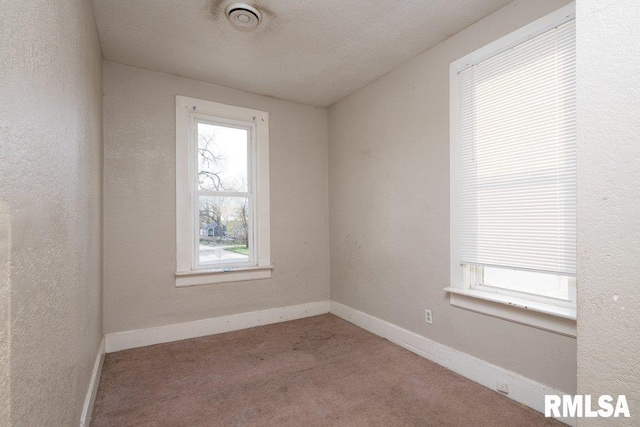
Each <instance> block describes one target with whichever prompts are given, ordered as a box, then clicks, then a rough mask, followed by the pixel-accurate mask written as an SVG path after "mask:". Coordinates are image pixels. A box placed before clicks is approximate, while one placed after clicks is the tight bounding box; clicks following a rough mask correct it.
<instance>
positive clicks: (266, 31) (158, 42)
mask: <svg viewBox="0 0 640 427" xmlns="http://www.w3.org/2000/svg"><path fill="white" fill-rule="evenodd" d="M236 1H237V0H236ZM233 2H234V0H94V4H95V13H96V19H97V22H98V31H99V34H100V40H101V43H102V50H103V53H104V57H105V59H106V60H108V61H113V62H118V63H121V64H126V65H132V66H135V67H140V68H146V69H149V70H154V71H161V72H164V73H169V74H175V75H179V76H184V77H189V78H192V79H197V80H202V81H206V82H211V83H217V84H220V85H223V86H228V87H232V88H237V89H243V90H246V91H250V92H254V93H259V94H263V95H269V96H274V97H277V98H282V99H287V100H290V101H296V102H301V103H303V104H309V105H315V106H322V107H324V106H328V105H331V104H333V103H334V102H336V101H339V100H340V99H342V98H344V97H345V96H347V95H349V94H351V93H352V92H354V91H356V90H358V89H360V88H361V87H363V86H365V85H367V84H368V83H370V82H372V81H373V80H375V79H376V78H378V77H380V76H382V75H384V74H386V73H388V72H389V71H391V70H393V69H394V68H396V67H398V66H399V65H401V64H402V63H403V62H405V61H407V60H408V59H410V58H412V57H414V56H416V55H418V54H419V53H421V52H423V51H425V50H427V49H428V48H430V47H432V46H434V45H436V44H437V43H439V42H441V41H443V40H445V39H446V38H448V37H449V36H451V35H453V34H455V33H457V32H458V31H460V30H462V29H464V28H466V27H468V26H469V25H471V24H473V23H474V22H476V21H478V20H480V19H481V18H483V17H485V16H487V15H489V14H490V13H492V12H494V11H495V10H497V9H499V8H500V7H502V6H504V5H505V4H507V3H509V1H508V0H271V1H268V0H255V1H247V3H249V4H251V5H253V6H256V7H257V8H258V9H260V10H261V12H262V13H263V16H264V18H263V21H262V23H261V24H260V27H258V29H257V30H255V31H254V32H251V33H243V32H240V31H237V30H235V29H234V28H233V27H231V24H230V23H229V22H228V21H227V19H226V17H225V15H224V9H225V7H226V5H228V4H229V3H233Z"/></svg>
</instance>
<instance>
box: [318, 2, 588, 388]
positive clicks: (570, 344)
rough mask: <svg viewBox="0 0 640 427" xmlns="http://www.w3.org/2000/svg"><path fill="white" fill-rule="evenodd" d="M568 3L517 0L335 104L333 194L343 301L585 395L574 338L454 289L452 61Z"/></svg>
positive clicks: (334, 258)
mask: <svg viewBox="0 0 640 427" xmlns="http://www.w3.org/2000/svg"><path fill="white" fill-rule="evenodd" d="M567 3H568V1H565V0H544V1H542V0H535V1H533V0H531V1H516V2H513V3H512V4H510V5H508V6H505V7H504V8H502V9H500V10H499V11H497V12H495V13H494V14H492V15H490V16H488V17H487V18H485V19H483V20H481V21H479V22H477V23H476V24H474V25H472V26H471V27H469V28H467V29H466V30H464V31H462V32H460V33H458V34H456V35H455V36H453V37H451V38H450V39H448V40H446V41H445V42H443V43H441V44H439V45H438V46H436V47H434V48H432V49H430V50H429V51H427V52H426V53H424V54H422V55H420V56H418V57H417V58H415V59H413V60H411V61H409V62H408V63H406V64H405V65H403V66H402V67H400V68H398V69H397V70H395V71H393V72H391V73H389V74H388V75H386V76H384V77H382V78H381V79H379V80H377V81H376V82H374V83H372V84H371V85H369V86H367V87H365V88H364V89H361V90H360V91H358V92H356V93H355V94H353V95H351V96H349V97H347V98H346V99H344V100H342V101H340V102H338V103H337V104H335V105H333V106H332V107H331V108H330V109H329V169H330V172H329V179H330V181H329V194H330V224H331V228H330V230H331V299H332V300H335V301H337V302H340V303H342V304H345V305H348V306H350V307H353V308H355V309H357V310H360V311H363V312H365V313H368V314H370V315H373V316H376V317H378V318H381V319H383V320H386V321H388V322H391V323H394V324H396V325H398V326H401V327H403V328H406V329H409V330H410V331H413V332H415V333H418V334H420V335H423V336H425V337H427V338H430V339H433V340H435V341H437V342H439V343H442V344H444V345H447V346H449V347H452V348H455V349H457V350H460V351H463V352H465V353H468V354H471V355H473V356H475V357H478V358H480V359H483V360H486V361H488V362H490V363H492V364H495V365H498V366H501V367H503V368H506V369H508V370H510V371H513V372H517V373H519V374H521V375H524V376H526V377H528V378H531V379H533V380H536V381H538V382H541V383H543V384H546V385H549V386H552V387H554V388H556V389H559V390H562V391H566V392H569V393H573V392H575V389H576V340H575V339H574V338H569V337H566V336H562V335H558V334H554V333H550V332H546V331H542V330H539V329H535V328H532V327H528V326H523V325H519V324H516V323H512V322H509V321H506V320H501V319H498V318H494V317H490V316H486V315H482V314H478V313H474V312H471V311H467V310H463V309H460V308H456V307H452V306H451V305H450V304H449V297H448V295H447V294H446V293H445V292H444V290H443V289H444V288H445V287H446V286H448V285H449V64H450V63H451V62H452V61H455V60H457V59H459V58H461V57H463V56H464V55H466V54H468V53H470V52H473V51H474V50H476V49H478V48H480V47H482V46H484V45H486V44H488V43H490V42H492V41H494V40H496V39H498V38H500V37H502V36H504V35H506V34H508V33H510V32H511V31H514V30H516V29H518V28H521V27H522V26H524V25H526V24H529V23H530V22H533V21H534V20H536V19H538V18H540V17H542V16H544V15H546V14H548V13H551V12H553V11H554V10H557V9H559V8H560V7H562V6H564V5H565V4H567ZM426 308H429V309H431V310H433V319H434V320H433V325H427V324H426V323H425V321H424V316H425V314H424V310H425V309H426Z"/></svg>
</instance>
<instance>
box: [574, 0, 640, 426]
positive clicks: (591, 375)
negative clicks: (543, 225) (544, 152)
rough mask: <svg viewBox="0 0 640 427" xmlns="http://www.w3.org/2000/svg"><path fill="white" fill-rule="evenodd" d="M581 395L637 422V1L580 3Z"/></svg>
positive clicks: (615, 421)
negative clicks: (618, 400)
mask: <svg viewBox="0 0 640 427" xmlns="http://www.w3.org/2000/svg"><path fill="white" fill-rule="evenodd" d="M577 19H578V21H577V23H578V27H577V55H578V56H577V61H578V62H577V67H578V80H577V92H578V104H577V106H578V110H577V112H578V393H579V394H591V395H593V396H594V397H593V401H597V397H598V396H600V395H602V394H608V395H614V396H617V395H620V394H625V395H626V396H627V400H628V403H629V409H630V411H631V416H632V418H631V420H629V419H628V418H608V419H604V418H591V419H581V420H580V421H579V424H580V425H593V426H596V425H597V426H608V425H611V426H623V425H625V426H626V425H638V419H640V326H639V325H640V310H638V307H640V103H639V100H640V74H639V71H638V70H640V49H639V46H640V30H639V29H638V23H640V3H639V2H638V1H637V0H608V1H601V0H579V1H578V3H577Z"/></svg>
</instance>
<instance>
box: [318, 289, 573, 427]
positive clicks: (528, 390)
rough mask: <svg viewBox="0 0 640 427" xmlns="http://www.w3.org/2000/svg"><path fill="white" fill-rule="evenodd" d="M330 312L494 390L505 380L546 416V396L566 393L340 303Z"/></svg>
mask: <svg viewBox="0 0 640 427" xmlns="http://www.w3.org/2000/svg"><path fill="white" fill-rule="evenodd" d="M329 312H330V313H332V314H335V315H336V316H338V317H341V318H342V319H344V320H346V321H348V322H351V323H353V324H354V325H356V326H359V327H361V328H362V329H365V330H367V331H369V332H371V333H373V334H376V335H378V336H381V337H383V338H386V339H388V340H389V341H391V342H392V343H394V344H397V345H399V346H401V347H404V348H406V349H407V350H409V351H412V352H413V353H416V354H417V355H419V356H422V357H424V358H425V359H428V360H431V361H432V362H435V363H437V364H438V365H441V366H444V367H445V368H447V369H449V370H451V371H453V372H456V373H458V374H460V375H462V376H463V377H466V378H468V379H470V380H472V381H474V382H476V383H478V384H481V385H483V386H485V387H487V388H489V389H491V390H495V389H496V384H497V382H498V381H506V382H507V383H508V384H509V394H508V395H506V396H507V397H509V398H510V399H513V400H515V401H516V402H519V403H522V404H524V405H526V406H528V407H530V408H533V409H535V410H536V411H538V412H542V413H544V396H545V394H557V395H564V394H567V393H564V392H561V391H559V390H555V389H553V388H551V387H548V386H546V385H544V384H541V383H538V382H536V381H533V380H531V379H529V378H526V377H523V376H522V375H519V374H516V373H514V372H510V371H508V370H506V369H504V368H501V367H499V366H496V365H492V364H491V363H489V362H485V361H484V360H481V359H478V358H476V357H473V356H470V355H468V354H466V353H463V352H461V351H458V350H454V349H452V348H449V347H447V346H445V345H442V344H439V343H437V342H435V341H433V340H430V339H428V338H425V337H423V336H421V335H418V334H416V333H414V332H411V331H409V330H407V329H403V328H401V327H399V326H396V325H394V324H392V323H389V322H386V321H384V320H382V319H378V318H377V317H373V316H371V315H369V314H366V313H363V312H361V311H358V310H355V309H353V308H351V307H348V306H346V305H343V304H340V303H338V302H335V301H331V303H330V308H329ZM496 393H497V391H496ZM558 420H559V421H562V422H564V423H566V424H569V425H572V426H575V423H576V422H575V419H573V418H558Z"/></svg>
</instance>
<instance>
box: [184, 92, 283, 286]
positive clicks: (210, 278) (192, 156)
mask: <svg viewBox="0 0 640 427" xmlns="http://www.w3.org/2000/svg"><path fill="white" fill-rule="evenodd" d="M198 123H210V124H215V125H219V126H228V127H236V128H241V129H247V130H248V132H249V147H248V151H247V153H248V157H249V167H248V170H249V176H248V188H247V191H246V192H227V193H223V192H216V193H217V194H216V195H219V196H225V195H231V196H233V195H236V196H238V195H240V196H248V197H249V198H251V199H252V203H250V205H251V206H252V208H253V209H252V210H251V212H250V213H249V215H250V222H251V225H250V227H249V234H250V238H249V241H250V242H251V243H252V244H250V254H249V261H248V262H241V263H220V264H215V265H211V264H199V261H198V246H197V245H198V243H199V238H198V235H197V233H198V230H199V227H198V221H199V219H198V212H199V208H198V196H199V195H200V193H203V192H201V191H199V190H198V188H197V185H198V184H197V183H198V180H197V168H198V165H197V148H196V144H197V131H196V127H197V124H198ZM205 193H208V192H205ZM270 240H271V238H270V206H269V113H267V112H264V111H259V110H252V109H249V108H242V107H236V106H232V105H226V104H220V103H217V102H211V101H205V100H201V99H195V98H189V97H186V96H180V95H178V96H176V273H175V284H176V286H177V287H182V286H194V285H205V284H214V283H225V282H238V281H246V280H258V279H267V278H270V277H271V270H272V266H271V249H270Z"/></svg>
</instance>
